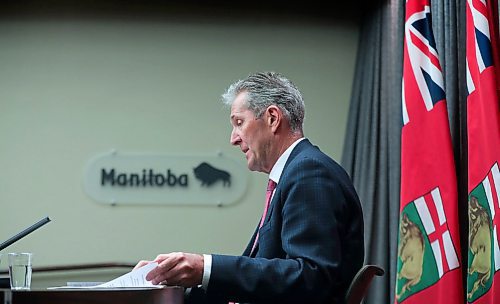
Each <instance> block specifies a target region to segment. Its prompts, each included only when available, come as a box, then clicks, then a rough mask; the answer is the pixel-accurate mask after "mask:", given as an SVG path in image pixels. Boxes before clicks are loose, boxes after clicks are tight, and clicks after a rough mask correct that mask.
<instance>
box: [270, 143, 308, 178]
mask: <svg viewBox="0 0 500 304" xmlns="http://www.w3.org/2000/svg"><path fill="white" fill-rule="evenodd" d="M304 139H305V137H302V138H299V139H297V140H296V141H295V142H294V143H293V144H291V145H290V147H288V149H286V150H285V152H283V154H281V156H280V157H279V158H278V160H277V161H276V163H275V164H274V166H273V168H272V169H271V172H270V173H269V179H272V180H273V181H275V182H276V184H278V183H279V182H280V178H281V173H283V169H284V168H285V164H286V161H287V160H288V158H289V157H290V154H291V153H292V150H293V149H294V148H295V146H297V145H298V144H299V142H301V141H302V140H304Z"/></svg>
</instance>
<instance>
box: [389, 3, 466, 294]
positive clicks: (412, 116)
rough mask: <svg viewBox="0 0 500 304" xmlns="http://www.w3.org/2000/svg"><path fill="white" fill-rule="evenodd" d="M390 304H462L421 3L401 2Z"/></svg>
mask: <svg viewBox="0 0 500 304" xmlns="http://www.w3.org/2000/svg"><path fill="white" fill-rule="evenodd" d="M405 20H406V21H405V31H404V66H403V83H402V85H403V86H402V88H403V90H402V110H403V113H402V116H403V129H402V131H401V199H400V220H399V240H398V262H397V276H396V290H395V292H396V296H395V302H396V303H403V302H404V303H463V299H464V295H463V289H462V272H461V256H460V239H459V226H458V210H457V208H458V205H457V185H456V172H455V162H454V159H453V150H452V143H451V136H450V128H449V123H448V112H447V109H446V94H445V86H444V80H443V75H442V69H441V65H440V62H439V57H438V53H437V49H436V43H435V40H434V35H433V32H432V24H431V10H430V3H429V1H428V0H408V1H407V2H406V19H405Z"/></svg>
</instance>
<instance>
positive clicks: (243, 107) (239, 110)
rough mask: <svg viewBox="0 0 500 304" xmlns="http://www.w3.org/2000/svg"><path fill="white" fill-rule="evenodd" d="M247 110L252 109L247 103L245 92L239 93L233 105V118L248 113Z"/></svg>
mask: <svg viewBox="0 0 500 304" xmlns="http://www.w3.org/2000/svg"><path fill="white" fill-rule="evenodd" d="M246 112H251V111H250V110H249V109H248V105H247V104H246V101H245V99H244V96H243V94H239V95H238V96H236V98H235V99H234V101H233V104H232V105H231V119H232V118H233V117H234V116H237V115H242V114H247V113H246Z"/></svg>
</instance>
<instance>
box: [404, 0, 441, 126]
mask: <svg viewBox="0 0 500 304" xmlns="http://www.w3.org/2000/svg"><path fill="white" fill-rule="evenodd" d="M405 42H406V48H407V52H408V56H407V58H405V60H409V61H410V62H409V67H411V70H412V71H413V77H414V81H415V82H416V84H417V86H418V91H419V93H420V94H419V95H420V96H421V98H422V101H423V103H424V104H425V108H426V109H427V111H430V110H432V109H433V108H434V105H435V104H436V103H437V102H439V101H441V100H444V99H445V92H444V82H443V74H442V69H441V65H440V63H439V58H438V53H437V50H436V42H435V40H434V35H433V34H432V27H431V12H430V7H429V6H424V8H423V10H422V11H419V12H415V13H413V14H412V15H411V16H410V17H409V18H408V20H407V21H406V24H405ZM405 66H406V63H405ZM405 76H406V75H405ZM404 78H407V77H404ZM404 78H403V98H402V100H403V122H404V124H405V125H406V124H407V123H408V122H409V120H410V118H409V116H408V110H407V106H406V99H405V91H406V90H408V89H409V90H411V88H407V87H406V86H405V84H404Z"/></svg>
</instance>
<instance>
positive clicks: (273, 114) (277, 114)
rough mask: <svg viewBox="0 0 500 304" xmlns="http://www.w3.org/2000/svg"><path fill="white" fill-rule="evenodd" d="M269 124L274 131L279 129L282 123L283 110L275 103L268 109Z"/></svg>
mask: <svg viewBox="0 0 500 304" xmlns="http://www.w3.org/2000/svg"><path fill="white" fill-rule="evenodd" d="M266 114H267V115H266V118H267V125H268V126H269V127H271V130H272V131H273V133H275V132H276V130H278V128H279V126H280V125H281V119H282V118H283V112H281V109H280V108H279V107H277V106H275V105H272V106H269V107H267V109H266Z"/></svg>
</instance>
